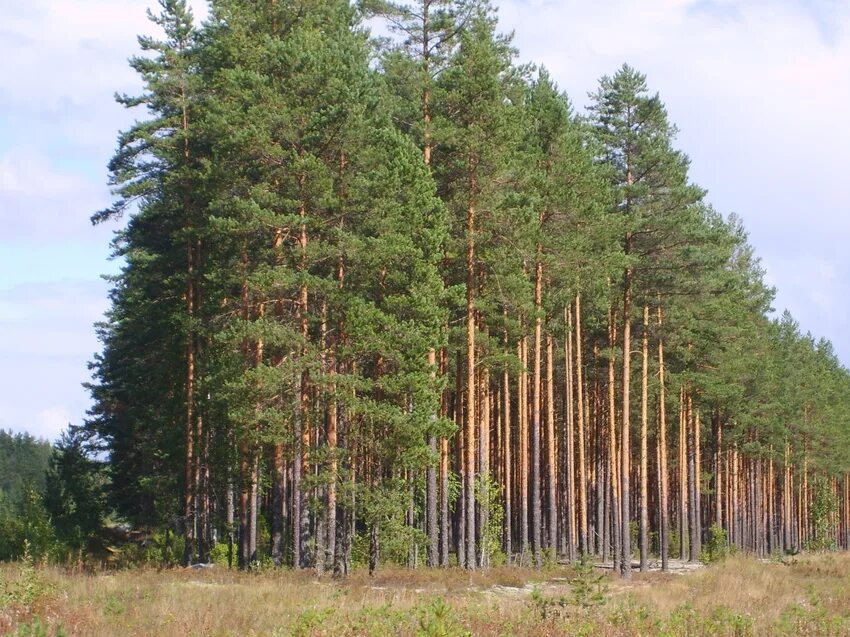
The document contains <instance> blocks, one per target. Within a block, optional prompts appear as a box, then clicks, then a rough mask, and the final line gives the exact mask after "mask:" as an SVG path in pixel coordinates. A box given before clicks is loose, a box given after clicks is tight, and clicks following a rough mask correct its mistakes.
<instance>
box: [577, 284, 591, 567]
mask: <svg viewBox="0 0 850 637" xmlns="http://www.w3.org/2000/svg"><path fill="white" fill-rule="evenodd" d="M575 312H576V392H578V396H577V397H578V441H577V442H578V509H579V551H580V552H581V553H587V552H588V546H587V540H588V536H587V464H586V459H585V453H584V450H585V439H584V422H585V421H584V407H585V405H584V398H585V394H584V378H583V377H584V368H583V365H582V340H581V294H576V309H575Z"/></svg>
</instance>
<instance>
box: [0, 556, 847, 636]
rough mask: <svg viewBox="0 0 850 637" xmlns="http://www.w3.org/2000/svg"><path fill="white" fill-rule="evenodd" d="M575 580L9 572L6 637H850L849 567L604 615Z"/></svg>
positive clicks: (652, 579)
mask: <svg viewBox="0 0 850 637" xmlns="http://www.w3.org/2000/svg"><path fill="white" fill-rule="evenodd" d="M568 577H571V573H570V571H568V570H566V569H560V570H554V571H545V572H543V573H535V572H533V571H527V570H519V569H492V570H491V571H488V572H484V573H474V574H469V573H466V572H464V571H461V570H458V569H449V570H427V569H421V570H418V571H410V570H401V569H400V570H386V571H383V572H380V573H379V574H378V575H377V576H376V577H374V578H369V577H368V575H366V574H365V573H359V572H358V573H355V574H354V575H352V576H351V577H350V578H349V579H348V580H347V581H345V582H342V583H339V582H335V581H333V580H332V579H330V578H326V577H325V578H317V577H315V576H313V575H311V574H308V573H294V572H276V573H261V574H250V573H238V572H230V571H227V570H224V569H211V570H203V571H189V570H170V571H162V572H157V571H154V570H134V571H121V572H117V573H112V574H79V573H68V572H64V571H61V570H58V569H37V570H36V571H35V572H30V573H26V572H23V574H22V569H21V568H20V566H17V565H6V566H3V567H0V595H2V598H0V599H2V602H0V634H19V635H53V634H57V631H58V634H65V635H86V636H92V637H99V636H107V635H120V636H122V637H130V636H132V635H157V636H160V635H161V636H164V637H168V636H171V635H174V636H180V637H186V636H189V635H211V636H215V635H334V636H337V635H339V636H345V635H424V636H439V635H444V636H446V635H469V634H471V635H522V636H523V637H532V636H535V635H541V636H542V635H568V634H584V635H670V636H674V635H675V636H679V635H779V634H785V635H850V556H848V555H838V554H830V555H814V556H805V557H798V558H794V559H789V560H786V561H785V562H759V561H756V560H753V559H746V558H731V559H729V560H727V561H725V562H723V563H721V564H718V565H714V566H711V567H709V568H706V569H703V570H701V571H699V572H696V573H692V574H689V575H664V574H661V573H650V574H646V575H641V574H635V577H634V580H633V581H632V582H628V583H624V582H620V581H619V580H616V579H614V578H608V579H607V580H606V581H607V583H608V594H607V602H606V603H605V604H604V605H602V606H599V607H582V606H580V605H577V604H576V603H575V600H574V598H573V592H572V589H571V587H570V584H569V583H568V582H566V581H564V578H568ZM535 580H536V581H537V582H538V584H534V585H526V584H528V582H533V581H535ZM523 585H526V586H525V587H524V588H523ZM533 588H535V589H537V592H531V591H532V589H533Z"/></svg>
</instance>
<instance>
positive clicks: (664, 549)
mask: <svg viewBox="0 0 850 637" xmlns="http://www.w3.org/2000/svg"><path fill="white" fill-rule="evenodd" d="M662 320H663V312H662V310H661V305H660V304H659V306H658V330H659V335H658V385H659V388H658V451H659V458H660V462H659V465H660V466H659V468H658V471H659V474H660V479H659V482H660V487H661V488H660V489H659V503H658V507H659V509H660V510H661V515H660V522H661V524H660V527H661V528H660V529H659V543H660V545H661V570H662V571H667V570H668V568H669V560H670V539H669V538H670V511H669V504H668V487H669V485H670V478H669V476H668V474H667V405H666V402H665V401H666V396H665V393H664V381H665V378H664V339H663V337H662V336H661V327H662Z"/></svg>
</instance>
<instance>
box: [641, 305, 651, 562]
mask: <svg viewBox="0 0 850 637" xmlns="http://www.w3.org/2000/svg"><path fill="white" fill-rule="evenodd" d="M642 345H643V347H642V354H643V367H642V369H641V398H640V570H641V572H642V573H644V572H646V571H648V570H649V454H648V447H647V428H648V403H649V306H647V305H645V306H644V308H643V339H642Z"/></svg>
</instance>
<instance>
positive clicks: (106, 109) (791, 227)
mask: <svg viewBox="0 0 850 637" xmlns="http://www.w3.org/2000/svg"><path fill="white" fill-rule="evenodd" d="M153 4H154V3H153V1H152V0H5V1H4V2H2V3H0V59H2V60H4V64H3V65H0V428H11V429H13V430H27V431H30V432H32V433H34V434H36V435H40V436H44V437H48V438H53V437H55V436H56V435H57V434H58V432H59V431H60V430H61V429H62V427H64V426H65V425H66V424H67V423H68V422H69V421H73V422H79V421H80V420H81V419H82V418H83V416H84V414H85V411H86V409H87V408H88V406H89V399H88V395H87V393H86V392H85V390H84V389H83V388H82V387H81V383H83V382H85V381H86V380H88V378H89V372H88V370H87V367H86V364H87V362H88V361H89V360H91V359H92V357H93V356H94V354H95V352H96V351H97V350H98V343H97V340H96V338H95V335H94V329H93V327H92V324H93V323H94V322H96V321H98V320H100V318H101V317H102V314H103V312H104V310H105V309H106V308H107V298H106V295H107V290H108V287H107V284H106V283H105V282H104V281H103V280H102V279H101V278H100V275H102V274H105V273H114V272H115V271H116V270H117V267H118V264H117V263H115V262H110V261H109V260H108V256H109V241H110V237H111V233H112V232H113V231H114V230H115V228H116V227H115V226H114V225H113V226H111V227H97V228H92V227H91V225H90V224H89V221H88V219H89V216H90V215H91V213H92V212H93V211H95V210H98V209H101V208H103V207H105V206H107V205H108V204H109V201H110V197H109V189H108V188H107V186H106V180H107V173H106V168H105V166H106V162H107V161H108V159H109V157H110V155H111V153H112V151H113V149H114V146H115V139H116V136H117V133H118V131H119V130H120V129H122V128H125V127H127V126H128V124H130V123H131V122H132V120H133V118H134V117H141V116H142V114H135V115H134V114H132V113H127V112H125V111H124V110H123V109H122V108H121V107H119V106H118V105H117V104H115V103H114V101H113V98H112V96H113V94H114V93H115V92H129V93H133V92H135V91H137V90H138V89H139V84H138V80H137V79H136V78H135V76H134V74H133V72H132V71H131V70H130V69H129V67H128V66H127V64H126V60H127V58H128V57H129V56H131V55H133V54H134V53H135V52H136V40H135V36H136V35H137V34H139V33H150V32H151V26H152V25H150V24H149V23H148V22H147V20H146V18H145V9H146V8H148V7H149V6H152V5H153ZM496 4H498V5H499V6H500V16H501V25H502V29H503V30H505V31H510V30H513V31H515V44H516V46H517V48H518V49H519V51H520V58H521V59H522V60H524V61H534V62H537V63H542V64H545V66H547V67H548V68H549V70H550V72H551V74H552V75H553V77H554V78H555V79H556V80H557V81H558V83H559V84H560V86H561V88H563V89H564V90H566V91H567V92H568V93H569V94H570V96H571V98H572V99H573V101H574V102H575V103H576V104H577V105H578V106H579V107H581V106H583V105H585V104H586V103H587V101H588V100H587V93H588V92H590V91H593V90H594V88H595V86H596V82H597V80H598V78H599V77H600V76H601V75H603V74H610V73H612V72H614V71H615V70H616V69H617V68H618V67H619V66H620V65H621V64H622V63H623V62H628V63H629V64H631V65H632V66H635V67H637V68H638V69H639V70H641V71H642V72H644V73H646V74H647V76H648V81H649V84H650V87H651V88H652V90H657V91H659V92H660V94H661V97H662V99H663V100H664V102H665V103H666V105H667V107H668V111H669V113H670V117H671V119H672V120H673V121H674V122H675V123H676V124H677V125H678V127H679V129H680V134H679V138H678V146H679V147H680V148H682V149H683V150H685V151H686V152H687V153H688V154H689V155H690V157H691V160H692V167H691V176H692V178H693V180H694V181H696V182H697V183H699V184H700V185H701V186H703V187H704V188H707V189H708V190H709V200H710V201H711V202H712V203H713V204H714V206H715V207H716V208H717V209H718V210H719V211H721V212H723V213H724V214H728V213H730V212H735V213H737V214H739V215H740V216H741V217H742V218H743V219H744V222H745V224H746V227H747V229H748V230H749V232H750V240H751V243H752V244H753V245H754V246H755V247H756V250H757V253H758V254H759V255H760V256H761V257H762V260H763V265H764V267H765V268H766V269H767V278H768V281H769V282H770V283H772V284H773V285H776V286H777V288H778V291H779V293H778V296H777V301H776V307H777V309H778V310H780V311H781V310H782V309H784V308H788V309H790V310H791V312H792V313H793V314H794V316H795V317H796V318H797V320H798V321H799V322H800V323H801V326H802V328H803V329H804V330H810V331H812V332H813V333H814V334H815V335H816V336H824V337H827V338H829V339H831V340H832V341H833V343H834V344H835V346H836V351H837V352H838V354H839V356H840V357H841V359H842V361H844V363H845V364H848V363H850V334H848V332H847V320H846V317H847V316H848V313H850V300H848V295H847V284H846V282H847V281H848V280H850V250H848V248H847V246H846V237H848V236H850V203H848V202H850V198H848V194H847V185H846V184H847V183H848V182H850V180H848V177H847V175H846V168H845V166H846V163H847V160H846V157H845V155H846V153H847V149H848V148H850V125H848V124H847V121H846V116H847V105H848V104H850V5H848V3H846V2H842V1H839V0H814V1H806V0H772V1H767V0H714V1H712V0H697V1H690V0H645V1H644V2H632V1H627V0H599V1H597V2H587V1H586V0H510V1H502V2H498V0H497V1H496ZM194 6H196V7H197V8H198V13H200V14H203V13H204V11H203V3H202V2H194Z"/></svg>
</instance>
